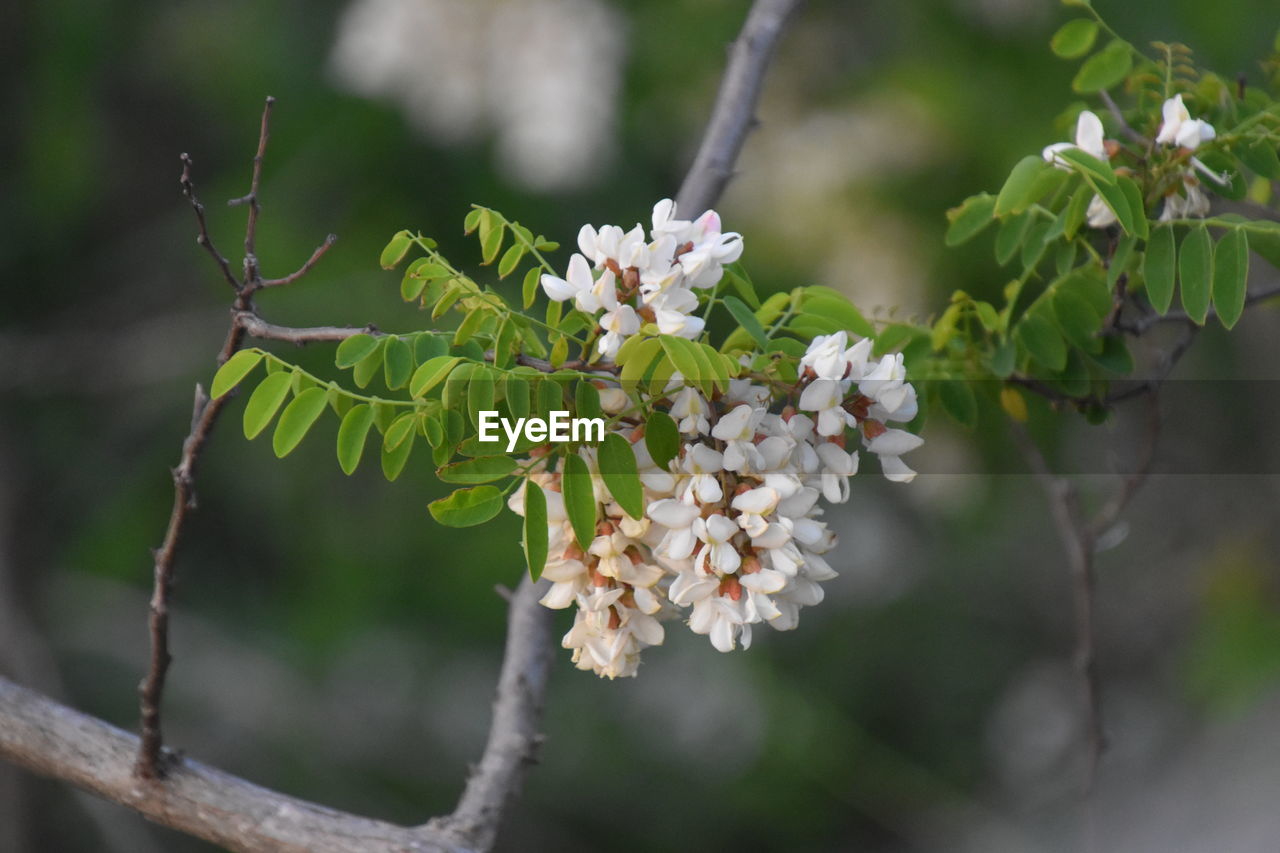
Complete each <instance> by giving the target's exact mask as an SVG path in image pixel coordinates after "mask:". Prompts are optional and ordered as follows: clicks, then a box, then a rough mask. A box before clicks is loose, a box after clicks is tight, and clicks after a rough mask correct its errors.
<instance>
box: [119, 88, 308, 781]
mask: <svg viewBox="0 0 1280 853" xmlns="http://www.w3.org/2000/svg"><path fill="white" fill-rule="evenodd" d="M274 104H275V99H274V98H267V100H266V104H265V106H264V107H263V110H262V123H261V127H260V130H259V133H258V150H257V154H256V155H255V156H254V162H253V177H252V179H251V182H250V188H249V194H248V195H247V196H245V197H244V198H242V199H238V200H237V202H245V201H247V202H248V203H249V215H248V223H247V225H246V226H245V259H244V270H245V273H244V280H243V281H239V282H238V281H236V280H235V277H234V276H233V275H232V274H231V268H230V265H229V264H228V263H227V260H226V258H224V257H223V256H222V255H221V253H219V252H218V251H217V250H216V249H215V248H214V246H213V241H212V240H211V239H210V237H209V230H208V224H207V223H206V221H205V216H204V205H202V204H201V203H200V200H199V199H198V198H197V196H196V191H195V185H194V183H193V182H192V179H191V158H190V157H188V156H187V155H186V154H183V155H182V164H183V165H182V176H181V185H182V192H183V195H185V196H186V197H187V199H188V201H190V202H191V207H192V209H193V210H194V211H195V215H196V222H197V225H198V227H199V233H198V236H197V237H196V241H197V242H198V243H200V245H202V246H204V247H205V248H206V249H207V250H208V251H209V254H210V255H211V256H212V257H213V259H214V261H215V262H216V263H217V265H218V268H219V269H220V270H221V272H222V275H223V277H224V278H226V279H227V281H228V282H229V283H230V284H231V286H232V287H233V288H234V289H235V291H236V298H235V300H234V302H233V304H232V321H231V326H230V328H229V329H228V330H227V338H226V341H225V342H224V343H223V345H222V350H221V351H220V352H219V354H218V363H219V364H221V363H224V362H225V361H226V360H227V359H229V358H230V357H231V356H232V355H233V354H234V353H235V351H236V350H238V349H239V348H240V346H241V344H242V343H243V342H244V337H245V333H246V330H247V329H248V327H249V326H251V325H252V322H251V319H257V314H256V312H255V311H254V309H253V303H252V301H251V297H252V296H253V293H254V291H255V290H258V289H260V288H261V287H262V286H264V285H263V282H262V279H261V276H260V275H259V272H258V259H257V257H256V256H255V254H254V252H255V240H256V235H257V226H258V214H259V211H260V210H261V207H260V205H259V203H258V191H259V188H260V186H261V181H262V161H263V156H264V155H265V153H266V148H267V139H268V138H269V136H270V119H271V109H272V106H273V105H274ZM333 239H334V238H333V236H332V235H330V237H329V238H328V239H326V240H325V242H324V244H322V245H321V247H320V248H319V249H317V250H316V251H315V252H314V253H313V254H312V256H311V259H310V260H308V261H307V263H306V264H304V265H303V267H302V269H300V270H299V271H298V272H296V273H294V274H293V275H292V276H289V281H294V280H297V279H298V278H301V277H302V276H303V275H305V274H306V273H307V272H309V271H310V269H311V268H312V266H314V265H315V262H316V261H318V260H319V259H320V257H321V256H322V255H323V254H324V253H325V251H327V250H328V248H329V246H330V245H332V244H333ZM230 399H231V397H230V395H223V396H222V397H220V398H218V399H217V400H212V401H211V400H209V398H208V396H207V395H206V394H205V392H204V389H203V388H202V387H200V385H196V399H195V407H194V411H193V413H192V417H191V431H190V432H189V433H188V434H187V437H186V439H185V440H183V442H182V454H181V457H180V459H179V461H178V466H177V467H176V468H174V469H173V486H174V489H173V508H172V510H171V511H170V513H169V525H168V527H167V528H166V530H165V534H164V540H163V542H162V543H161V545H160V547H159V548H158V549H156V551H155V563H154V568H153V576H154V580H153V588H152V594H151V605H150V611H149V614H148V630H149V634H150V642H151V655H150V661H149V665H148V668H147V673H146V676H145V677H144V678H143V680H142V683H141V684H140V685H139V687H138V694H139V712H140V716H141V727H142V738H141V740H140V742H139V744H140V745H139V750H138V758H137V762H136V764H135V768H134V772H135V774H136V775H137V776H138V777H139V778H141V779H147V780H156V779H160V778H161V777H163V776H164V775H165V774H166V772H167V771H168V769H169V767H168V765H169V764H171V763H172V762H171V761H170V760H168V759H169V757H168V756H167V755H166V754H165V752H164V739H163V731H162V727H161V713H160V706H161V700H162V699H163V696H164V683H165V678H166V676H167V674H168V670H169V664H170V663H171V662H172V655H171V653H170V651H169V598H170V593H171V592H172V589H173V577H174V561H175V559H176V556H177V551H178V546H179V544H180V542H181V541H182V534H183V530H184V528H185V526H186V522H187V518H188V517H189V515H190V513H191V511H192V510H194V509H195V506H196V494H195V472H196V466H197V465H198V463H199V460H200V453H201V451H203V450H204V447H205V444H206V443H207V442H208V440H209V434H210V433H211V431H212V430H213V426H214V424H215V423H216V422H217V419H218V415H219V414H220V413H221V412H222V410H223V408H224V407H225V406H226V404H227V402H228V401H229V400H230Z"/></svg>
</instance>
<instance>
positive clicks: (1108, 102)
mask: <svg viewBox="0 0 1280 853" xmlns="http://www.w3.org/2000/svg"><path fill="white" fill-rule="evenodd" d="M1099 95H1100V96H1101V97H1102V103H1103V104H1104V105H1105V106H1106V108H1107V111H1108V112H1110V113H1111V116H1112V118H1114V119H1115V120H1116V123H1117V124H1119V125H1120V130H1121V132H1122V133H1124V135H1125V136H1127V137H1129V139H1131V140H1132V141H1134V142H1136V143H1138V144H1139V145H1141V146H1143V147H1144V148H1150V147H1151V140H1150V139H1148V138H1147V137H1145V136H1143V135H1142V134H1141V133H1138V131H1136V130H1134V129H1133V128H1132V127H1130V126H1129V122H1127V121H1125V118H1124V113H1122V112H1121V111H1120V106H1119V105H1118V104H1116V102H1115V99H1114V98H1112V97H1111V93H1109V92H1108V91H1107V90H1106V89H1103V90H1102V91H1101V92H1100V93H1099Z"/></svg>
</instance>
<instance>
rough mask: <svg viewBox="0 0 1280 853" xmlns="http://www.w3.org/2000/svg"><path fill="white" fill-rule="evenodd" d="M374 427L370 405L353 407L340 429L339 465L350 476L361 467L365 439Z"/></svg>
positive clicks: (364, 404)
mask: <svg viewBox="0 0 1280 853" xmlns="http://www.w3.org/2000/svg"><path fill="white" fill-rule="evenodd" d="M372 426H373V408H372V407H371V406H370V405H369V404H368V403H361V404H359V405H358V406H352V407H351V410H350V411H348V412H347V414H346V416H345V417H343V419H342V425H341V426H339V427H338V465H340V466H341V467H342V473H344V474H347V475H350V474H351V473H352V472H354V471H355V470H356V468H357V467H358V466H359V465H360V457H361V456H363V455H364V443H365V438H366V437H367V436H368V435H369V428H370V427H372Z"/></svg>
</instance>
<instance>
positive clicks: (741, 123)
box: [676, 0, 801, 216]
mask: <svg viewBox="0 0 1280 853" xmlns="http://www.w3.org/2000/svg"><path fill="white" fill-rule="evenodd" d="M800 3H801V0H756V2H755V3H754V4H753V5H752V7H751V11H750V12H749V13H748V14H747V20H746V23H744V24H743V25H742V31H741V32H740V33H739V34H738V38H737V39H736V40H735V41H734V43H733V45H732V47H731V48H730V50H729V65H728V67H727V68H726V69H725V72H724V79H723V80H721V81H720V90H719V92H718V93H717V94H716V103H715V107H714V108H713V109H712V111H711V119H710V120H709V121H708V122H707V129H706V132H705V133H704V134H703V137H702V144H701V145H700V146H699V147H698V154H697V156H696V157H694V160H693V165H692V166H691V167H690V168H689V173H688V174H687V175H685V179H684V183H683V184H681V186H680V193H679V194H678V195H677V196H676V206H677V208H678V209H679V210H682V211H684V214H685V215H686V216H696V215H698V214H700V213H701V212H702V211H704V210H706V209H707V208H709V207H711V205H713V204H715V203H716V200H717V199H719V197H720V194H721V193H722V192H724V188H725V185H726V184H728V183H729V179H730V178H732V177H733V169H734V164H735V163H736V162H737V159H738V152H740V151H741V150H742V143H743V142H744V141H745V140H746V138H747V132H748V131H749V130H750V129H751V126H752V123H753V122H754V113H755V108H756V101H757V100H758V99H759V97H760V88H761V84H762V83H763V81H764V74H765V70H766V68H767V67H768V65H769V60H770V59H772V58H773V52H774V49H775V48H776V47H777V44H778V38H779V37H780V36H781V35H782V31H783V30H784V29H785V28H786V25H787V22H788V20H789V19H790V18H791V16H792V15H793V14H794V13H795V12H796V10H797V9H798V8H799V7H800Z"/></svg>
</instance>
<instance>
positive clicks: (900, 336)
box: [872, 323, 921, 356]
mask: <svg viewBox="0 0 1280 853" xmlns="http://www.w3.org/2000/svg"><path fill="white" fill-rule="evenodd" d="M919 334H921V331H920V330H919V329H917V328H916V327H915V326H908V325H906V324H904V323H893V324H891V325H888V326H885V327H884V328H883V329H881V330H880V334H878V335H876V344H875V347H874V349H873V350H872V352H873V353H874V354H875V355H876V356H882V355H884V354H885V353H887V352H890V351H892V350H894V349H897V348H898V347H899V346H901V345H902V344H904V343H906V342H907V341H909V340H911V339H913V338H915V337H916V336H917V335H919Z"/></svg>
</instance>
